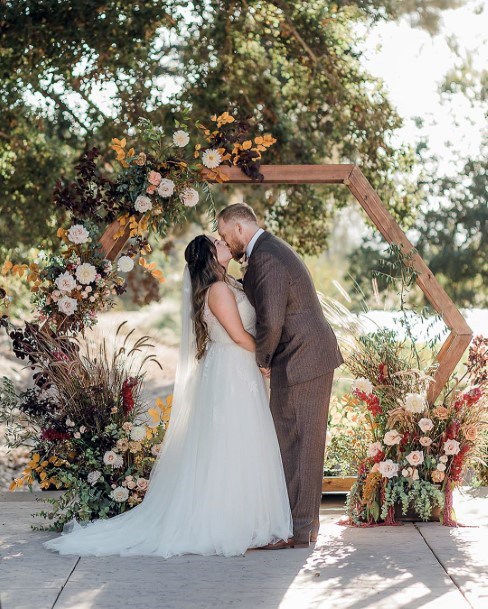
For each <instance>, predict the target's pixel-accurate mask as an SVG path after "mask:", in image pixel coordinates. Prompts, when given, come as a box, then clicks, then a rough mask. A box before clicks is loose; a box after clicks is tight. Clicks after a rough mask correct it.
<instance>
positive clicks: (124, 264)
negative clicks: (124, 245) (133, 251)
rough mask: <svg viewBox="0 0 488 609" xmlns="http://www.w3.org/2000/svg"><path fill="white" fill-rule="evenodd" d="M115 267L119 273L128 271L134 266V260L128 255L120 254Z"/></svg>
mask: <svg viewBox="0 0 488 609" xmlns="http://www.w3.org/2000/svg"><path fill="white" fill-rule="evenodd" d="M117 268H118V269H119V271H120V272H121V273H130V271H132V269H133V268H134V261H133V260H132V258H131V257H130V256H121V257H120V258H119V261H118V263H117Z"/></svg>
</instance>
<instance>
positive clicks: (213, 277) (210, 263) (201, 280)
mask: <svg viewBox="0 0 488 609" xmlns="http://www.w3.org/2000/svg"><path fill="white" fill-rule="evenodd" d="M185 260H186V262H187V263H188V270H189V271H190V278H191V287H192V291H193V314H192V319H193V324H194V328H195V338H196V344H197V353H196V357H197V359H200V358H201V357H203V354H204V353H205V348H206V346H207V342H208V328H207V324H206V323H205V321H204V319H203V312H204V306H205V294H206V293H207V290H208V288H209V287H210V286H211V285H212V284H213V283H215V282H217V281H222V274H223V278H224V281H225V279H226V276H225V268H224V267H223V266H222V265H221V264H220V263H219V261H218V260H217V248H216V247H215V244H214V242H213V241H212V240H211V239H209V238H208V237H207V236H206V235H198V237H195V239H193V241H190V243H189V244H188V245H187V246H186V249H185Z"/></svg>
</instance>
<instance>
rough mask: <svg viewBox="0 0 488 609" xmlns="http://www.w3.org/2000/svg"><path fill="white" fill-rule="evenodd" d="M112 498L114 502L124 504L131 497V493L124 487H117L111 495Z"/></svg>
mask: <svg viewBox="0 0 488 609" xmlns="http://www.w3.org/2000/svg"><path fill="white" fill-rule="evenodd" d="M110 496H111V497H112V499H113V500H114V501H117V502H118V503H123V502H124V501H127V499H128V497H129V491H128V490H127V489H126V488H124V487H123V486H117V487H116V488H114V490H113V491H112V492H111V493H110Z"/></svg>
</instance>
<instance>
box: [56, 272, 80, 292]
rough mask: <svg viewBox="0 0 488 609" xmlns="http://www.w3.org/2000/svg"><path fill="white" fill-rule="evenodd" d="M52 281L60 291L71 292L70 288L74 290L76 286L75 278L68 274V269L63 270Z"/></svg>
mask: <svg viewBox="0 0 488 609" xmlns="http://www.w3.org/2000/svg"><path fill="white" fill-rule="evenodd" d="M54 283H55V284H56V287H57V288H58V290H60V291H61V292H71V290H74V289H75V287H76V281H75V278H74V277H73V275H70V273H68V271H65V272H64V273H62V274H61V275H59V277H57V278H56V279H55V281H54Z"/></svg>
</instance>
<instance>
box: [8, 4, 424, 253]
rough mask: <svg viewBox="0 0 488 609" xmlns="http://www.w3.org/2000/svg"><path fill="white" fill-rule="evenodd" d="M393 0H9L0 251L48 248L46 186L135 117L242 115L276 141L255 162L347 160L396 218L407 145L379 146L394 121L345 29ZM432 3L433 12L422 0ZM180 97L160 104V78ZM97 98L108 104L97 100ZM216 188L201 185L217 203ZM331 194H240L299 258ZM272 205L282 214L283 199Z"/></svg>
mask: <svg viewBox="0 0 488 609" xmlns="http://www.w3.org/2000/svg"><path fill="white" fill-rule="evenodd" d="M401 4H402V3H400V2H395V1H391V2H389V3H388V4H387V5H385V4H384V3H378V2H368V1H364V0H362V1H359V2H357V3H349V2H347V3H342V2H339V3H336V2H326V1H324V0H315V1H313V2H306V3H291V2H285V1H266V2H263V1H261V0H260V1H258V0H251V1H250V2H246V3H240V2H229V1H227V0H226V1H223V0H212V1H209V2H206V3H201V2H190V3H188V2H183V1H182V0H181V1H177V0H166V1H164V2H160V1H157V2H156V1H155V0H154V1H149V2H144V3H136V4H133V3H126V2H123V1H121V0H109V1H108V2H104V3H103V5H100V3H97V2H94V1H89V0H83V1H79V2H63V3H59V2H57V1H55V0H39V1H38V2H35V3H33V2H27V1H21V0H17V1H12V2H8V3H6V4H4V6H3V8H2V10H3V15H2V28H1V29H2V38H1V47H2V49H4V52H2V53H1V54H0V68H1V69H2V74H3V75H6V76H4V78H3V80H2V82H1V84H0V93H1V94H2V100H3V102H4V103H3V105H2V109H0V118H1V121H2V125H3V130H2V132H1V133H0V173H1V177H2V178H3V180H2V182H3V183H2V186H1V187H0V195H1V196H0V212H1V215H2V221H1V223H0V242H1V243H2V246H1V247H2V248H3V253H5V250H8V249H12V248H14V247H17V246H18V245H19V246H20V248H21V249H22V247H23V246H29V245H32V244H35V245H37V244H38V243H42V245H43V246H45V247H49V246H50V239H51V237H52V232H53V227H54V226H56V225H57V224H58V222H59V221H60V220H61V218H60V216H61V215H62V212H61V211H60V210H55V209H54V208H53V206H52V203H51V194H50V193H51V192H52V188H53V186H54V182H55V180H56V177H57V176H58V175H59V174H60V173H63V172H65V173H66V177H67V178H70V177H72V175H73V173H72V169H71V168H72V165H73V162H74V160H75V159H76V158H78V156H79V155H80V153H81V152H82V151H83V150H84V149H85V148H86V147H87V145H88V144H89V145H95V146H99V147H100V149H102V150H106V149H107V143H108V142H109V141H110V139H111V138H112V137H114V136H118V137H120V136H122V135H123V134H125V133H127V131H128V129H129V128H130V127H133V126H134V125H135V124H136V123H137V121H138V119H139V118H140V117H145V118H150V119H151V120H152V122H153V123H155V124H160V125H162V126H167V125H169V124H172V121H173V118H175V117H176V118H178V117H179V118H182V117H183V115H184V113H185V112H188V111H190V112H191V114H192V116H193V118H195V119H201V120H204V119H206V118H207V117H208V116H209V115H210V114H213V113H215V112H217V113H218V112H221V111H223V110H224V109H235V108H238V109H239V111H240V112H241V113H242V114H244V115H245V114H246V113H247V114H249V115H252V120H253V121H255V122H256V124H259V125H260V128H262V131H263V133H267V132H269V133H272V134H273V136H275V137H276V138H277V140H278V142H277V145H276V147H275V149H274V150H273V153H272V155H271V156H270V158H269V159H268V158H267V159H266V162H270V163H327V162H354V163H358V164H360V165H361V167H362V169H363V171H364V172H365V174H366V175H367V177H368V178H369V179H370V181H371V182H372V183H373V186H374V187H375V188H376V189H377V190H378V192H379V194H380V196H381V197H382V199H383V200H384V201H385V202H387V203H388V204H389V207H390V209H391V210H392V212H393V213H394V214H395V216H396V217H397V218H398V219H399V220H400V221H401V223H402V225H403V226H405V225H408V224H409V223H411V222H412V217H413V216H414V213H415V207H416V204H417V193H416V192H415V185H414V184H413V182H412V181H411V179H410V178H409V173H410V170H411V168H412V166H413V162H414V160H413V154H412V151H411V150H409V149H406V148H398V147H397V146H396V145H394V144H393V143H392V141H393V136H394V134H395V132H396V130H397V129H398V128H399V127H400V126H401V120H400V118H399V116H398V115H397V114H396V112H395V111H394V110H393V108H392V107H391V105H390V103H389V102H388V99H387V97H386V93H385V90H384V88H383V86H382V84H381V82H380V81H378V80H376V79H373V78H372V77H371V76H370V75H368V74H367V73H366V72H365V71H364V69H363V68H362V67H361V64H360V54H361V52H360V48H359V45H358V40H357V30H356V29H355V26H356V25H357V24H360V23H363V22H371V21H375V20H378V19H384V18H389V17H391V16H395V15H396V13H397V12H398V10H399V7H400V6H401ZM429 4H435V3H429ZM173 77H174V78H176V79H177V81H178V82H180V83H181V90H180V91H178V92H177V93H175V94H173V95H172V96H171V97H170V98H169V100H168V96H166V99H165V100H164V102H163V103H161V98H162V97H163V94H164V92H165V91H164V90H165V86H166V83H167V80H165V79H167V78H173ZM101 94H102V95H105V96H107V95H108V94H110V95H111V96H112V100H115V101H112V102H111V103H110V105H107V104H105V105H103V104H102V103H101V101H100V99H101ZM229 188H231V187H229V186H224V187H223V186H221V185H219V186H216V187H215V190H216V194H218V197H219V200H218V201H219V203H221V204H223V203H224V202H226V201H227V200H228V195H229ZM348 199H349V194H348V190H347V189H346V188H341V189H339V188H336V187H330V188H327V189H325V188H323V187H315V186H299V187H297V186H293V185H289V186H286V187H278V188H274V189H267V190H266V193H263V189H262V188H256V187H254V188H253V190H252V191H251V194H250V196H249V197H248V201H249V203H251V204H253V205H255V206H256V207H257V210H258V212H260V214H261V215H262V216H264V217H265V218H266V220H267V222H268V224H269V225H270V226H271V227H272V228H274V229H275V230H276V231H277V232H278V233H279V234H280V235H281V236H283V237H285V238H286V239H288V240H289V241H290V242H291V244H292V245H294V246H296V247H298V248H299V249H300V250H301V251H302V252H308V253H317V252H319V251H322V250H323V249H324V248H325V247H326V243H327V235H328V232H329V224H330V218H331V217H332V216H333V213H334V211H335V210H336V209H337V208H339V207H342V206H344V205H345V204H346V202H347V200H348ZM284 202H285V204H284Z"/></svg>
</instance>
